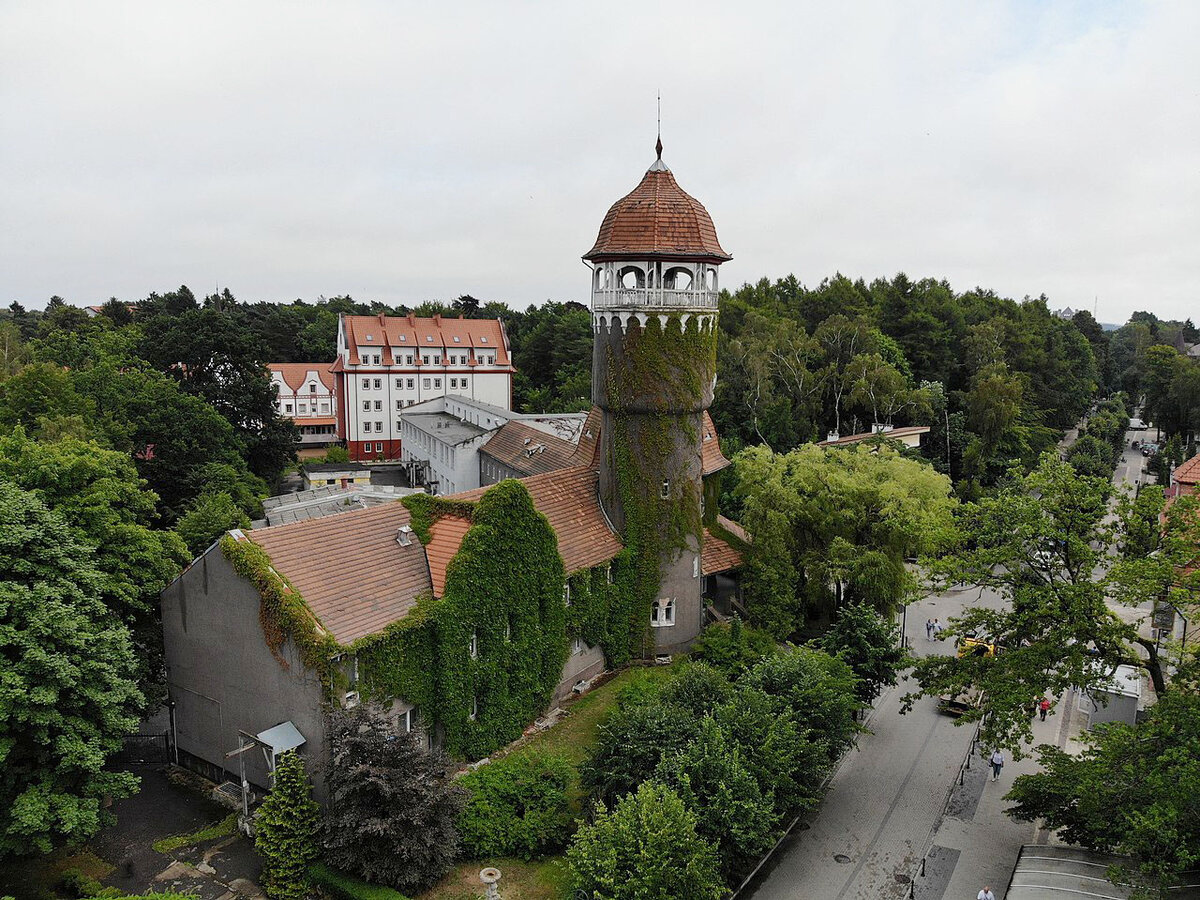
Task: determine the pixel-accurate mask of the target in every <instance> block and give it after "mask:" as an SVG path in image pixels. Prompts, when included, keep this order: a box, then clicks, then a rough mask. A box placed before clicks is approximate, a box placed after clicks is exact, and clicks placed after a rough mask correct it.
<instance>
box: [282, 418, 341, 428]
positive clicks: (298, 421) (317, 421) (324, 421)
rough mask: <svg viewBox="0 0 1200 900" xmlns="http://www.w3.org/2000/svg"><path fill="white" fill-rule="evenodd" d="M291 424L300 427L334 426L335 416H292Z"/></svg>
mask: <svg viewBox="0 0 1200 900" xmlns="http://www.w3.org/2000/svg"><path fill="white" fill-rule="evenodd" d="M292 422H293V423H294V424H295V425H296V426H300V425H336V424H337V417H336V416H292Z"/></svg>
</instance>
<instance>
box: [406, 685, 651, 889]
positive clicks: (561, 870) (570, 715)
mask: <svg viewBox="0 0 1200 900" xmlns="http://www.w3.org/2000/svg"><path fill="white" fill-rule="evenodd" d="M673 668H674V666H673V665H672V666H647V667H637V668H632V669H626V670H625V671H623V672H620V673H618V674H617V675H615V676H614V677H613V678H611V679H609V680H608V681H606V682H605V683H604V684H602V685H600V686H599V687H597V688H595V689H594V690H591V691H588V692H587V693H586V694H584V695H583V696H581V697H579V698H577V699H576V700H575V701H574V702H573V703H571V704H570V706H568V707H567V708H566V711H565V715H564V717H563V718H562V720H561V721H559V723H558V724H557V725H555V726H554V727H553V728H550V729H549V730H547V731H543V732H541V733H540V734H536V735H534V736H533V737H532V738H530V739H529V740H528V741H527V742H526V743H524V744H522V745H521V746H520V747H518V748H517V749H516V750H514V751H513V753H514V754H518V753H534V752H539V751H544V752H547V753H561V754H562V755H563V756H565V757H566V758H567V759H569V760H570V761H571V762H572V763H573V764H574V765H575V766H576V767H578V766H579V764H580V763H582V762H583V760H584V759H585V758H586V757H587V753H588V750H590V749H591V747H592V745H594V744H595V743H596V732H597V730H598V729H599V727H600V723H601V722H603V721H604V719H605V717H606V716H607V715H608V714H609V713H610V712H611V711H612V710H613V709H614V708H615V707H616V705H617V695H618V694H620V692H621V689H622V688H624V687H625V686H626V685H628V684H630V683H631V682H634V681H636V680H639V679H648V680H650V681H661V680H664V679H665V678H666V677H667V676H668V675H669V674H670V672H671V671H672V670H673ZM573 793H574V794H575V796H574V798H573V799H574V801H575V803H576V805H577V806H582V801H583V796H582V791H581V790H580V788H579V786H578V784H576V785H575V789H574V792H573ZM487 866H495V867H496V868H497V869H499V870H500V871H501V872H502V873H503V878H501V880H500V896H501V897H505V898H509V900H517V898H520V900H561V898H562V897H565V896H566V894H567V888H568V886H569V884H570V881H569V875H568V872H567V865H566V861H565V860H564V859H563V858H562V857H561V856H551V857H547V858H546V859H544V860H540V861H535V862H525V861H524V860H519V859H487V860H471V861H470V862H465V863H460V864H459V865H457V866H455V867H454V868H453V869H452V870H451V871H450V874H449V875H447V876H446V877H445V878H443V879H442V880H441V881H439V882H438V883H437V885H435V886H434V887H433V888H431V889H430V890H428V891H426V892H425V893H424V894H421V895H420V897H421V900H476V898H478V897H482V896H483V884H482V883H481V882H480V881H479V870H480V869H482V868H485V867H487Z"/></svg>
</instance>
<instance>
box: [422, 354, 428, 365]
mask: <svg viewBox="0 0 1200 900" xmlns="http://www.w3.org/2000/svg"><path fill="white" fill-rule="evenodd" d="M421 362H422V363H424V364H425V365H429V354H428V353H422V354H421Z"/></svg>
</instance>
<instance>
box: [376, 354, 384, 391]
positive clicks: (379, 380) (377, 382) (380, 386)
mask: <svg viewBox="0 0 1200 900" xmlns="http://www.w3.org/2000/svg"><path fill="white" fill-rule="evenodd" d="M375 362H379V357H378V356H377V357H375ZM382 387H383V379H381V378H376V379H375V390H379V389H380V388H382Z"/></svg>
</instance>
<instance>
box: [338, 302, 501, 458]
mask: <svg viewBox="0 0 1200 900" xmlns="http://www.w3.org/2000/svg"><path fill="white" fill-rule="evenodd" d="M331 371H332V372H333V374H334V376H335V378H336V379H337V394H338V400H339V410H340V411H339V414H338V424H339V433H340V434H341V435H342V436H343V438H344V439H345V441H346V449H347V450H348V451H349V453H350V458H351V459H354V460H368V459H400V458H401V456H402V453H403V441H402V437H401V430H402V426H401V413H402V412H403V410H405V409H406V408H407V407H409V406H413V405H415V404H417V403H422V402H424V401H427V400H431V399H433V398H435V397H445V396H447V395H457V396H461V397H465V398H467V399H469V400H473V401H479V402H483V403H488V404H491V405H493V406H497V407H500V408H502V409H506V410H508V409H512V377H513V373H514V372H515V369H514V368H513V365H512V359H511V357H510V355H509V345H508V335H507V334H506V333H505V331H504V323H503V322H501V321H500V320H499V319H466V318H463V317H461V316H460V317H458V318H450V317H448V316H441V315H435V316H431V317H429V318H419V317H417V316H413V315H411V314H410V315H408V316H386V315H383V314H380V315H378V316H350V315H342V316H341V317H340V319H339V320H338V335H337V359H336V360H335V361H334V363H333V366H332V367H331Z"/></svg>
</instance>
